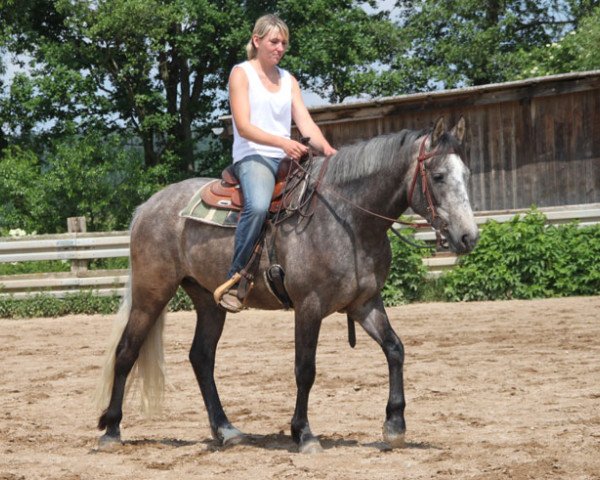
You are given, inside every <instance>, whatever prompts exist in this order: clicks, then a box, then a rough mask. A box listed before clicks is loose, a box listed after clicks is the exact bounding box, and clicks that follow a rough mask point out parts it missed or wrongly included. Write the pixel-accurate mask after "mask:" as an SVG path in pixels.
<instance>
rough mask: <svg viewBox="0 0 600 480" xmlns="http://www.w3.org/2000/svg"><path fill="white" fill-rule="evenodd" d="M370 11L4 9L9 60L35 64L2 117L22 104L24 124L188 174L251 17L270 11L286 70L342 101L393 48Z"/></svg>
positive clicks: (217, 6) (156, 0)
mask: <svg viewBox="0 0 600 480" xmlns="http://www.w3.org/2000/svg"><path fill="white" fill-rule="evenodd" d="M368 3H369V2H365V1H359V2H353V1H348V0H332V1H324V0H294V1H292V0H281V1H279V2H264V1H248V2H239V1H233V0H213V1H208V0H170V1H165V0H94V1H92V0H88V1H83V0H82V1H71V0H56V1H51V0H20V1H19V2H18V3H17V2H14V1H13V0H10V1H8V3H6V6H5V8H3V9H2V10H0V25H2V26H1V27H0V28H2V29H3V34H4V35H6V36H7V38H8V39H9V41H8V43H7V46H8V48H9V49H10V50H11V51H13V52H15V53H25V54H27V55H29V56H30V57H31V58H32V72H31V76H30V77H31V78H30V79H29V83H28V82H27V81H25V80H24V79H22V80H20V82H21V84H20V85H19V86H18V88H17V89H16V91H13V92H12V93H13V96H12V98H13V99H14V101H13V102H12V104H11V106H10V108H12V109H13V110H16V109H18V108H22V106H23V105H29V106H30V107H31V108H30V109H27V111H26V112H20V113H21V114H22V118H23V120H25V121H24V122H23V123H25V124H26V125H27V126H28V121H29V120H31V121H33V122H34V124H38V125H39V124H42V125H46V126H47V127H46V129H47V131H49V132H50V133H51V134H55V135H62V134H64V133H65V132H71V131H75V132H77V133H85V132H86V131H87V130H88V129H90V128H93V129H96V130H101V129H105V130H107V131H116V130H127V131H129V132H133V133H135V135H137V136H138V137H139V138H140V139H141V143H142V145H143V149H144V158H145V164H146V165H147V166H153V165H157V164H159V163H170V164H175V165H176V166H177V168H178V170H179V171H181V172H183V173H185V172H191V171H192V170H193V169H194V163H195V162H194V160H195V155H196V152H195V147H196V145H197V142H198V139H199V138H201V137H203V136H205V135H206V134H207V132H208V131H209V129H210V127H211V126H212V122H214V121H215V120H216V118H217V116H218V115H219V113H222V112H224V108H225V107H226V95H225V94H224V92H225V90H226V83H227V79H228V76H229V71H230V69H231V67H232V66H233V65H234V64H235V63H237V62H239V61H240V60H242V59H243V57H244V46H245V43H246V42H247V40H248V38H249V35H250V31H251V28H252V24H253V22H254V20H255V19H256V18H257V17H258V16H260V15H261V14H263V13H265V12H266V11H274V12H279V13H280V14H281V15H282V16H283V17H284V18H286V20H288V23H289V25H290V27H291V30H292V49H291V51H290V54H289V57H288V59H287V62H288V63H287V65H288V66H289V68H291V69H292V70H295V69H297V70H298V72H297V73H298V77H299V79H300V81H301V83H302V84H303V85H304V86H310V87H313V88H318V89H319V92H320V93H322V94H324V95H325V96H327V97H329V98H331V99H332V100H336V101H339V100H341V99H343V98H345V97H346V96H348V95H353V94H355V93H357V92H359V91H363V90H364V89H365V88H367V87H366V85H367V83H368V82H367V80H368V79H369V78H371V77H373V76H374V75H375V71H376V69H375V66H374V64H373V63H374V62H376V61H377V60H380V59H381V58H382V57H384V56H385V55H388V54H389V53H386V52H387V51H388V50H389V45H390V44H393V42H392V41H388V40H389V38H393V35H395V30H394V29H393V28H392V24H391V23H390V22H389V20H388V19H387V17H386V16H385V15H384V14H367V13H365V11H364V10H363V9H362V8H361V5H366V4H368ZM386 35H389V36H390V37H389V38H388V39H387V40H386ZM332 67H333V68H332ZM23 95H25V96H27V97H28V98H30V99H35V100H31V101H29V102H27V101H25V99H23V98H22V97H23ZM29 112H33V113H34V114H32V115H31V116H30V115H29ZM13 118H17V117H13ZM22 129H23V127H21V130H20V131H21V132H22Z"/></svg>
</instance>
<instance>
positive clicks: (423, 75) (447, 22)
mask: <svg viewBox="0 0 600 480" xmlns="http://www.w3.org/2000/svg"><path fill="white" fill-rule="evenodd" d="M599 4H600V2H598V1H597V0H568V1H565V0H540V1H532V0H526V1H522V0H492V1H486V2H480V1H476V0H458V1H455V2H439V1H434V0H420V1H412V0H411V1H404V0H399V1H397V2H396V6H397V7H398V8H399V9H400V11H401V12H402V23H401V28H402V32H403V35H402V42H400V44H399V48H398V51H397V53H396V56H395V58H394V61H393V63H392V74H390V75H389V76H388V77H387V79H388V84H387V85H382V92H383V93H388V94H392V93H398V92H400V91H403V92H407V91H426V90H432V89H440V88H454V87H459V86H468V85H483V84H488V83H494V82H502V81H506V80H508V79H512V78H514V77H515V75H516V72H517V71H519V70H520V69H521V65H522V63H521V61H520V58H519V55H515V53H516V52H528V51H531V50H534V49H536V48H539V47H543V46H544V45H547V44H551V43H553V42H555V41H556V40H557V39H559V38H562V37H563V36H564V35H565V33H566V32H568V31H570V30H573V29H574V28H576V27H577V26H578V25H579V23H580V22H581V21H582V19H583V18H584V17H585V16H586V15H589V14H590V12H591V11H592V10H593V8H594V7H595V6H597V5H599Z"/></svg>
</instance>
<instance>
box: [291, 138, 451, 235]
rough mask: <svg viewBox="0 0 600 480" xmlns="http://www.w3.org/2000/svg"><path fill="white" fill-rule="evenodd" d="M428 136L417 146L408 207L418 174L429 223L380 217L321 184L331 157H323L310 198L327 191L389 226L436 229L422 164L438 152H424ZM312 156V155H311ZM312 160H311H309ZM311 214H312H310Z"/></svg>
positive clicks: (435, 216)
mask: <svg viewBox="0 0 600 480" xmlns="http://www.w3.org/2000/svg"><path fill="white" fill-rule="evenodd" d="M428 137H429V136H426V137H424V138H423V140H422V141H421V145H420V146H419V156H418V157H417V167H416V169H415V173H414V176H413V179H412V182H411V186H410V189H409V193H408V197H407V199H408V205H409V206H411V204H412V198H413V195H414V189H415V186H416V183H417V180H418V178H419V174H420V176H421V189H422V191H423V194H424V195H425V198H426V199H427V205H428V206H427V210H428V211H429V212H430V213H431V223H424V224H423V223H415V222H405V221H402V220H399V219H397V218H392V217H388V216H386V215H381V214H379V213H377V212H374V211H372V210H369V209H367V208H364V207H361V206H360V205H358V204H357V203H355V202H353V201H352V200H350V199H349V198H346V197H344V196H343V195H341V194H340V193H338V192H337V191H336V190H335V189H333V188H331V187H330V186H329V185H327V184H324V183H323V182H322V180H323V176H324V173H325V170H326V168H327V164H328V161H329V159H330V158H331V157H325V160H324V163H323V165H322V166H321V169H320V172H319V178H318V179H316V181H315V186H314V188H313V191H312V192H311V196H312V195H314V193H316V192H317V191H318V190H319V189H325V190H327V191H328V192H329V193H331V194H333V195H334V196H336V197H337V198H339V199H340V200H342V201H344V202H345V203H347V204H348V205H350V206H352V207H353V208H355V209H357V210H360V211H361V212H363V213H365V214H367V215H370V216H372V217H376V218H380V219H382V220H386V221H388V222H390V223H391V224H394V223H400V224H402V225H407V226H410V227H413V228H429V227H432V228H434V229H435V228H436V227H435V225H434V222H435V221H436V220H438V219H439V217H438V216H437V214H436V211H435V205H434V201H433V196H432V195H431V191H430V189H429V181H428V179H427V169H426V168H425V165H424V162H425V160H428V159H429V158H432V157H435V156H436V155H438V151H437V150H432V151H430V152H425V142H426V141H427V138H428ZM311 155H312V154H311ZM311 159H312V158H311ZM292 161H293V162H294V164H295V165H296V168H297V169H299V170H301V171H302V172H303V173H304V174H305V175H306V176H307V177H309V178H312V179H315V177H314V176H313V175H312V174H311V172H310V170H309V169H306V168H304V166H303V165H302V164H301V163H299V162H298V161H296V160H292ZM308 163H309V164H311V165H312V162H310V161H309V162H308ZM311 213H312V212H311Z"/></svg>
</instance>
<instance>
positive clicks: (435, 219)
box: [407, 135, 448, 236]
mask: <svg viewBox="0 0 600 480" xmlns="http://www.w3.org/2000/svg"><path fill="white" fill-rule="evenodd" d="M427 139H431V135H427V136H425V137H423V140H421V145H420V146H419V156H418V157H417V167H416V168H415V174H414V175H413V179H412V182H411V184H410V188H409V190H408V197H407V200H408V206H409V207H412V204H413V195H414V193H415V186H416V185H417V180H418V179H419V175H420V176H421V191H422V192H423V195H424V196H425V199H426V200H427V211H428V212H429V215H430V216H431V221H430V222H429V223H430V225H431V226H432V227H433V229H434V230H435V231H436V236H438V235H439V232H440V230H443V229H445V228H447V227H448V224H447V223H446V222H444V221H443V220H442V219H441V217H439V216H438V215H437V213H436V211H435V203H434V201H433V195H432V193H431V188H430V186H429V179H428V177H427V169H426V168H425V160H428V159H430V158H432V157H435V156H437V155H439V152H438V151H437V148H436V149H433V150H431V151H429V152H426V151H425V143H426V142H427ZM413 210H414V208H413Z"/></svg>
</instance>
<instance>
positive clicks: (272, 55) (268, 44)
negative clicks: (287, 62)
mask: <svg viewBox="0 0 600 480" xmlns="http://www.w3.org/2000/svg"><path fill="white" fill-rule="evenodd" d="M252 40H253V41H254V45H255V46H256V56H257V58H258V59H259V60H261V61H263V62H267V63H269V64H271V65H277V64H278V63H279V61H280V60H281V59H282V58H283V55H284V54H285V51H286V50H287V46H288V40H287V38H286V37H284V36H283V35H282V33H281V31H280V30H279V29H278V28H272V29H271V30H269V32H268V33H267V34H266V35H265V36H264V37H263V38H259V37H258V35H254V37H253V39H252Z"/></svg>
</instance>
